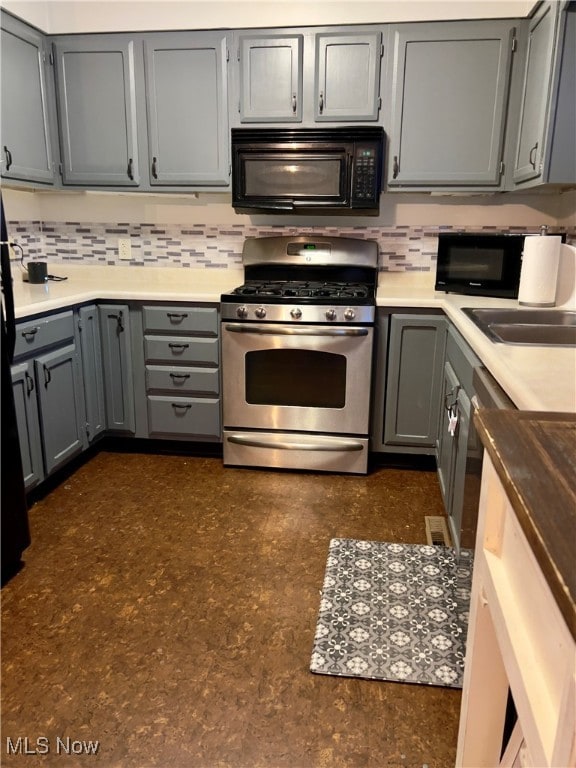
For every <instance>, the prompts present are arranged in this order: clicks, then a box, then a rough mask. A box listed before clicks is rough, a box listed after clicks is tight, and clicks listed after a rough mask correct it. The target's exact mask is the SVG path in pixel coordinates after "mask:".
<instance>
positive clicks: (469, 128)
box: [388, 21, 513, 187]
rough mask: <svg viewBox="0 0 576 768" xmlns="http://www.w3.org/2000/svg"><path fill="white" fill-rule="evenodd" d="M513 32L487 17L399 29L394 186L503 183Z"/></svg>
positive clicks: (395, 59) (395, 54) (395, 68)
mask: <svg viewBox="0 0 576 768" xmlns="http://www.w3.org/2000/svg"><path fill="white" fill-rule="evenodd" d="M512 32H513V28H512V24H511V23H509V22H482V21H481V22H470V23H469V22H466V23H464V22H463V23H460V22H455V23H449V24H448V23H446V24H425V25H422V24H418V25H411V24H407V25H402V26H399V27H397V28H396V29H395V31H394V34H393V39H394V47H393V64H392V67H393V73H392V80H393V83H394V94H393V116H392V129H391V137H390V158H391V163H390V173H389V178H388V184H389V186H395V185H399V186H410V185H412V186H424V187H426V186H441V185H444V186H461V185H471V186H472V185H476V186H493V187H496V186H498V185H499V184H500V177H501V160H502V145H503V136H504V125H505V120H504V114H505V106H506V99H507V94H508V84H509V74H510V66H511V51H512Z"/></svg>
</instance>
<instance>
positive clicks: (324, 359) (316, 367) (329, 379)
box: [246, 349, 346, 418]
mask: <svg viewBox="0 0 576 768" xmlns="http://www.w3.org/2000/svg"><path fill="white" fill-rule="evenodd" d="M246 402H247V403H250V404H251V405H291V406H299V407H301V408H344V405H345V403H346V357H345V356H344V355H336V354H334V353H332V352H314V351H312V350H307V349H265V350H262V351H257V352H247V353H246ZM271 418H273V417H272V416H271Z"/></svg>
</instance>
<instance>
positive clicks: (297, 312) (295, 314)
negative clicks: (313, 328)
mask: <svg viewBox="0 0 576 768" xmlns="http://www.w3.org/2000/svg"><path fill="white" fill-rule="evenodd" d="M290 317H291V318H292V320H300V318H301V317H302V310H301V309H300V307H294V309H291V310H290Z"/></svg>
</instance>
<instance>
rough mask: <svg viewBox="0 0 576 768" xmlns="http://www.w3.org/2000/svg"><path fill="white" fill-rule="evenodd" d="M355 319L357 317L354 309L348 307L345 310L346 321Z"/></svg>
mask: <svg viewBox="0 0 576 768" xmlns="http://www.w3.org/2000/svg"><path fill="white" fill-rule="evenodd" d="M355 317H356V312H354V310H353V309H352V307H348V308H347V309H345V310H344V318H345V319H346V320H354V318H355Z"/></svg>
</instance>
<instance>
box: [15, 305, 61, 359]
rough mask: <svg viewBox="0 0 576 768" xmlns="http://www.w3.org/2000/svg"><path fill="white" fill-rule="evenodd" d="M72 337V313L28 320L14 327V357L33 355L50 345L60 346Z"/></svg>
mask: <svg viewBox="0 0 576 768" xmlns="http://www.w3.org/2000/svg"><path fill="white" fill-rule="evenodd" d="M73 337H74V322H73V320H72V312H62V313H60V314H58V315H51V316H50V317H41V318H38V319H36V320H28V321H26V322H24V323H18V324H17V325H16V344H15V347H14V357H15V358H16V357H21V356H22V355H27V354H29V353H31V352H32V353H35V352H37V351H38V350H39V349H43V348H44V347H48V346H50V345H52V344H60V343H63V342H65V341H68V339H72V338H73Z"/></svg>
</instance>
